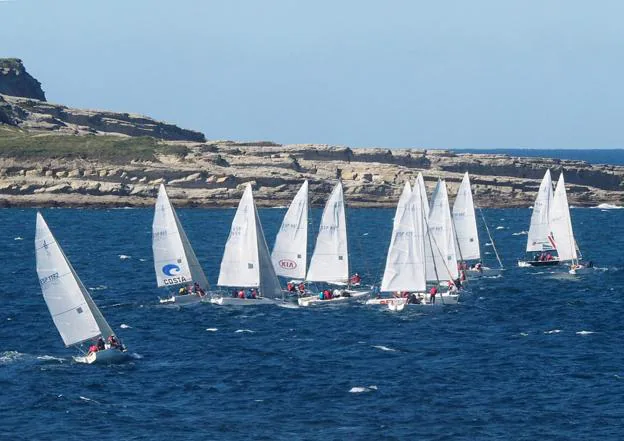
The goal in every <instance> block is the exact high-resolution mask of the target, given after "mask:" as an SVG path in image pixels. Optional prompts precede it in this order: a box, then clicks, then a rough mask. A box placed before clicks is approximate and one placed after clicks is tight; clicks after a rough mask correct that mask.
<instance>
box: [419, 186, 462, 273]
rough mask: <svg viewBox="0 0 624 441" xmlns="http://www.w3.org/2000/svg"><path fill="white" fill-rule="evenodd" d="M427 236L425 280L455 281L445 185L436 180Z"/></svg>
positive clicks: (455, 262) (454, 264)
mask: <svg viewBox="0 0 624 441" xmlns="http://www.w3.org/2000/svg"><path fill="white" fill-rule="evenodd" d="M427 224H428V234H429V237H428V238H426V239H425V255H426V270H427V280H428V281H437V280H449V278H451V279H456V278H457V277H458V275H459V272H458V270H457V255H456V253H455V232H454V230H453V220H452V218H451V209H450V207H449V202H448V193H447V191H446V183H445V182H444V181H443V180H438V184H437V185H436V188H435V190H434V191H433V196H432V198H431V207H430V211H429V219H428V220H427Z"/></svg>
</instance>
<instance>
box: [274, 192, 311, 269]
mask: <svg viewBox="0 0 624 441" xmlns="http://www.w3.org/2000/svg"><path fill="white" fill-rule="evenodd" d="M307 250H308V181H307V180H306V181H305V182H304V183H303V185H302V186H301V188H300V189H299V191H298V192H297V195H296V196H295V198H294V199H293V201H292V202H291V204H290V207H288V211H287V212H286V215H285V216H284V220H283V221H282V226H281V227H280V230H279V231H278V232H277V237H276V238H275V246H274V247H273V253H272V254H271V259H272V261H273V267H274V268H275V272H276V273H277V275H279V276H284V277H290V278H293V279H301V280H303V279H304V278H305V274H306V265H307V252H308V251H307Z"/></svg>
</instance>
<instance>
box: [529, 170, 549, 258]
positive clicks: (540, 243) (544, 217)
mask: <svg viewBox="0 0 624 441" xmlns="http://www.w3.org/2000/svg"><path fill="white" fill-rule="evenodd" d="M552 203H553V189H552V179H551V177H550V170H546V173H545V174H544V178H543V179H542V183H541V184H540V187H539V190H538V192H537V197H536V198H535V203H534V204H533V213H532V214H531V225H530V227H529V234H528V238H527V247H526V250H527V252H533V251H544V250H552V249H553V246H552V244H551V242H550V240H549V236H550V210H551V207H552Z"/></svg>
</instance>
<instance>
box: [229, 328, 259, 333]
mask: <svg viewBox="0 0 624 441" xmlns="http://www.w3.org/2000/svg"><path fill="white" fill-rule="evenodd" d="M234 332H235V333H237V334H239V333H241V332H249V333H251V334H253V333H254V332H256V331H252V330H251V329H237V330H236V331H234Z"/></svg>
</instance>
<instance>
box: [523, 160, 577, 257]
mask: <svg viewBox="0 0 624 441" xmlns="http://www.w3.org/2000/svg"><path fill="white" fill-rule="evenodd" d="M553 199H554V194H553V187H552V178H551V176H550V170H546V173H545V174H544V178H543V179H542V182H541V184H540V187H539V190H538V192H537V196H536V198H535V204H533V213H532V214H531V225H530V227H529V234H528V237H527V246H526V253H527V256H529V257H530V258H529V259H527V260H520V261H518V266H520V267H530V266H552V265H559V263H560V261H559V257H558V256H555V255H554V252H555V245H554V241H553V237H552V231H551V213H552V206H553ZM566 203H567V199H566Z"/></svg>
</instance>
